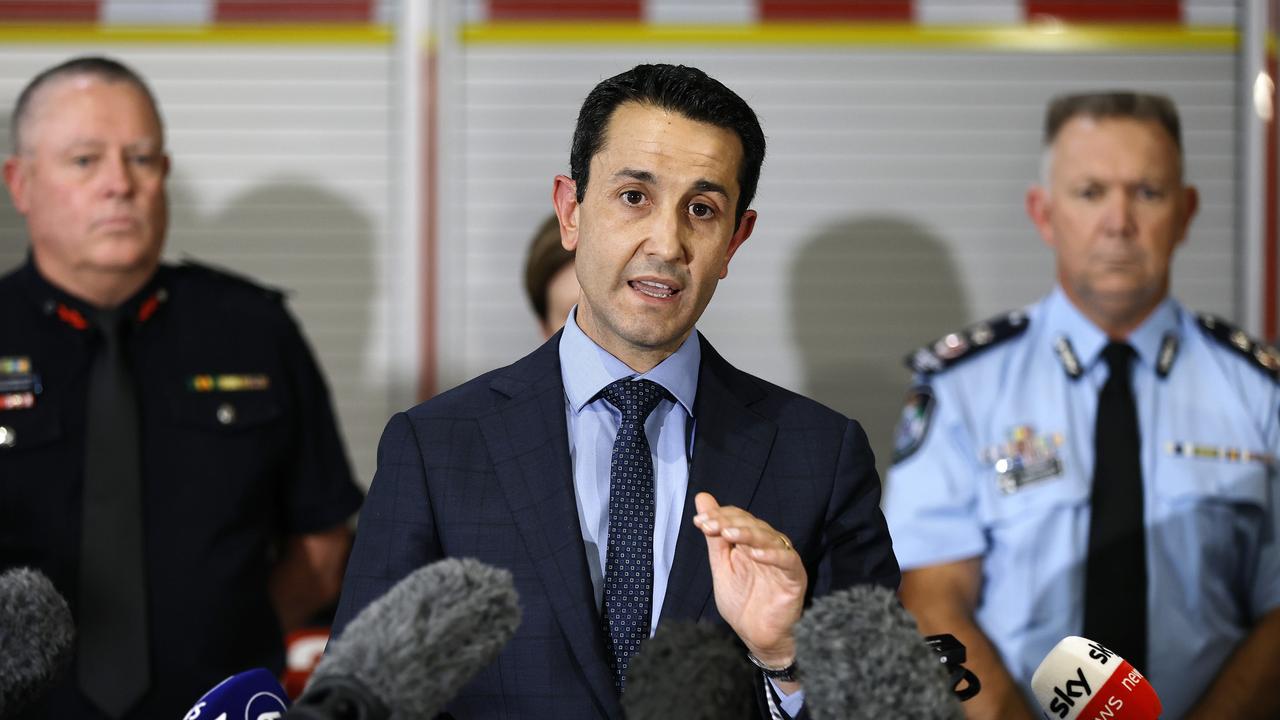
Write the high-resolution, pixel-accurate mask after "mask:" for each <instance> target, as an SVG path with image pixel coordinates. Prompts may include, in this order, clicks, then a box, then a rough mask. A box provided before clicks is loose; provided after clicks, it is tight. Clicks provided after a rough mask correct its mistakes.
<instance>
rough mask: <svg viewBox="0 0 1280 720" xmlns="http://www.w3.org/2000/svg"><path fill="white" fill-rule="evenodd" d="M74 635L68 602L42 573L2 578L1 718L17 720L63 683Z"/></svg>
mask: <svg viewBox="0 0 1280 720" xmlns="http://www.w3.org/2000/svg"><path fill="white" fill-rule="evenodd" d="M75 634H76V632H75V624H74V623H73V622H72V619H71V609H70V608H68V607H67V601H66V600H65V599H63V597H62V595H60V594H59V593H58V590H57V588H55V587H54V586H53V582H52V581H50V580H49V578H47V577H45V576H44V574H43V573H40V572H39V571H36V570H31V569H29V568H16V569H13V570H9V571H8V572H5V573H4V574H3V575H0V718H7V717H14V716H16V715H17V714H18V713H19V712H21V711H22V710H23V708H25V707H27V706H28V705H29V704H31V703H32V702H35V701H36V700H38V699H39V698H40V696H41V695H42V694H43V693H44V692H45V691H46V690H48V689H49V687H50V686H51V685H52V684H53V683H54V682H55V681H56V680H57V679H58V676H59V674H61V672H62V671H63V670H64V669H65V668H66V667H67V665H68V664H69V663H70V662H71V656H72V647H73V645H74V644H75Z"/></svg>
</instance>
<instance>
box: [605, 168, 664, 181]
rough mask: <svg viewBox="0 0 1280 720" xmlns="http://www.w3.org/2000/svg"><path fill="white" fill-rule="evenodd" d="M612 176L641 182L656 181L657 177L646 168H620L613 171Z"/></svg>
mask: <svg viewBox="0 0 1280 720" xmlns="http://www.w3.org/2000/svg"><path fill="white" fill-rule="evenodd" d="M613 176H614V177H615V178H622V177H628V178H631V179H632V180H639V181H640V182H643V183H656V182H657V181H658V177H657V176H656V175H654V174H653V173H651V172H649V171H648V170H635V169H633V168H622V169H621V170H619V171H618V172H616V173H614V174H613Z"/></svg>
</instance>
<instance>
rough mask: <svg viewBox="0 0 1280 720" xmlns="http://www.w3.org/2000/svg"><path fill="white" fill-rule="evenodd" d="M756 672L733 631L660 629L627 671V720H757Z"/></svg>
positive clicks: (708, 627)
mask: <svg viewBox="0 0 1280 720" xmlns="http://www.w3.org/2000/svg"><path fill="white" fill-rule="evenodd" d="M758 677H759V676H758V675H757V674H756V671H755V666H753V665H751V663H749V662H747V659H746V649H745V648H743V647H742V646H741V645H739V644H738V642H737V639H736V638H735V637H734V636H733V635H732V634H731V633H730V631H729V630H727V629H725V628H723V627H718V626H714V625H708V624H695V623H688V622H686V623H673V624H670V625H660V626H658V631H657V632H656V633H654V635H653V637H651V638H649V639H647V640H645V641H644V642H642V643H640V651H639V652H638V653H636V655H635V657H633V658H631V663H630V665H629V667H628V669H627V691H626V692H625V693H623V694H622V709H623V711H624V712H625V713H626V716H627V720H740V719H741V718H747V717H751V716H752V715H754V714H756V694H755V693H756V688H755V684H756V683H757V682H759V680H758Z"/></svg>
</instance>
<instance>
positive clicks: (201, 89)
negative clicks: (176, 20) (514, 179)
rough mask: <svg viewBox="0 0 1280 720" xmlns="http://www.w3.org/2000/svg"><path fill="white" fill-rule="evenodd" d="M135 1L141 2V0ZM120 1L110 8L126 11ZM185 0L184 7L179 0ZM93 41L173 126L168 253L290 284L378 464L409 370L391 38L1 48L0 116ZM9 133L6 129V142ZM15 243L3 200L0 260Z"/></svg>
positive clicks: (359, 466) (8, 259)
mask: <svg viewBox="0 0 1280 720" xmlns="http://www.w3.org/2000/svg"><path fill="white" fill-rule="evenodd" d="M139 4H141V3H139ZM127 5H128V4H127V3H118V4H116V5H113V7H115V8H116V9H118V10H120V11H123V10H124V9H125V8H126V7H127ZM188 5H189V4H188ZM91 52H102V53H105V54H108V55H111V56H114V57H117V58H120V59H121V60H123V61H125V62H127V63H129V64H130V65H132V66H133V67H134V68H136V69H137V70H138V71H139V72H141V73H142V74H143V75H144V76H145V77H146V78H147V79H148V81H149V82H150V84H151V86H152V89H153V91H154V92H155V94H156V95H157V97H158V100H159V102H160V105H161V108H162V111H163V114H164V117H165V120H166V123H167V128H168V143H169V149H170V153H171V155H172V157H173V174H172V176H171V179H170V183H169V193H170V201H171V205H172V215H171V222H170V233H169V240H168V247H167V256H168V257H169V258H171V259H178V258H182V257H193V258H195V259H198V260H201V261H204V262H208V263H212V264H216V265H221V266H224V267H227V268H230V269H233V270H234V271H236V272H240V273H244V274H247V275H250V276H252V277H254V278H257V279H258V280H259V281H261V282H263V283H265V284H268V285H273V286H276V287H280V288H283V289H285V290H287V291H288V292H289V304H290V307H291V308H292V310H293V312H294V314H295V315H296V316H297V317H298V318H299V320H300V322H301V323H302V326H303V329H304V332H305V333H306V335H307V337H308V338H309V340H310V341H311V343H312V345H313V347H314V348H315V349H316V352H317V355H318V358H319V361H320V364H321V366H322V367H323V369H324V371H325V374H326V376H327V378H328V380H329V384H330V388H331V390H332V392H333V396H334V399H335V401H336V404H337V411H338V415H339V421H340V423H341V427H342V430H343V433H344V436H345V439H346V444H347V450H348V451H349V453H350V455H351V458H352V461H353V463H354V464H355V468H356V472H357V477H358V479H359V480H360V481H361V482H362V483H366V484H367V483H368V482H369V480H370V479H371V478H372V475H373V468H374V454H375V451H376V448H377V440H378V437H379V435H380V433H381V430H382V427H383V425H384V424H385V422H386V420H387V417H388V416H389V415H390V414H391V413H392V412H394V411H395V410H399V409H401V408H404V407H407V406H409V405H411V404H412V402H413V397H412V396H410V395H408V393H406V392H405V391H404V389H405V388H411V387H412V382H413V380H414V378H412V377H408V378H397V377H395V376H394V375H393V374H392V373H390V372H388V367H389V361H388V347H389V338H388V327H389V323H390V319H391V316H392V314H393V313H406V312H410V313H412V312H415V309H413V308H393V307H390V306H389V303H388V302H387V300H386V298H387V287H388V283H387V282H385V281H384V276H385V274H386V273H387V272H388V268H389V267H390V266H391V264H393V263H394V259H393V258H390V257H389V255H388V251H387V248H388V243H389V237H388V232H389V231H388V218H389V216H390V209H389V202H390V201H389V199H388V198H389V193H388V188H389V178H390V173H391V169H392V165H393V162H394V161H393V159H392V156H391V153H392V152H393V147H394V138H392V136H391V133H390V130H389V127H390V125H389V112H390V107H389V106H390V102H391V97H392V95H391V92H392V89H391V85H390V76H391V69H390V48H389V47H384V46H380V45H372V46H347V45H343V46H316V45H308V46H299V47H288V46H282V47H278V48H273V47H266V46H248V45H243V46H242V45H231V46H188V47H183V46H179V45H148V46H122V45H111V46H106V47H97V48H95V47H55V46H47V45H46V46H30V47H24V46H6V47H3V48H0V112H3V114H4V115H5V118H6V119H5V120H4V121H3V124H4V125H5V126H6V127H7V123H8V120H7V116H8V113H9V111H10V108H12V105H13V102H14V100H15V98H16V96H17V93H18V92H19V90H20V89H21V87H22V85H23V84H25V83H26V81H27V80H28V79H29V78H30V77H31V76H32V75H34V74H35V73H36V72H38V71H39V70H41V69H43V68H45V67H48V66H50V65H53V64H55V63H57V62H60V61H62V60H63V59H65V58H67V57H69V56H70V55H72V54H80V53H91ZM7 146H8V140H7V137H6V139H5V141H4V150H5V151H6V153H7ZM25 253H26V239H25V232H24V230H23V229H22V227H21V222H20V218H18V217H17V216H16V215H15V213H14V212H13V209H12V207H11V205H10V204H9V202H8V199H7V197H6V199H5V201H4V202H3V204H2V206H0V267H4V268H9V267H11V266H13V265H15V264H17V263H18V262H20V261H21V260H22V258H23V257H24V256H25Z"/></svg>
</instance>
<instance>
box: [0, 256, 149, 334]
mask: <svg viewBox="0 0 1280 720" xmlns="http://www.w3.org/2000/svg"><path fill="white" fill-rule="evenodd" d="M19 277H20V278H21V284H22V287H23V289H24V290H25V291H26V293H27V296H28V297H29V298H30V299H31V300H32V301H33V302H34V303H36V305H37V307H39V309H40V312H41V314H43V315H46V316H48V317H49V318H51V319H53V320H55V321H58V322H61V323H63V324H66V325H68V326H70V327H72V328H74V329H76V330H87V329H88V328H89V324H90V320H91V319H92V317H93V315H94V314H95V312H96V309H95V308H94V306H93V305H92V304H90V303H88V302H86V301H84V300H82V299H80V298H78V297H76V296H75V295H72V294H71V293H69V292H67V291H66V290H63V289H62V288H60V287H58V286H57V285H54V284H53V283H51V282H49V280H48V279H46V278H45V277H44V276H43V275H41V274H40V271H39V270H38V269H37V268H36V263H35V260H34V258H32V256H31V254H30V253H28V254H27V262H26V264H24V265H23V266H22V269H21V270H20V271H19ZM167 280H168V271H167V268H165V267H164V266H163V265H162V266H160V267H159V268H157V269H156V272H155V273H153V274H152V275H151V279H150V280H148V281H147V282H146V284H144V285H143V286H142V288H141V289H139V290H138V291H137V292H135V293H134V294H133V295H132V296H130V297H129V299H127V300H125V301H124V302H123V303H121V304H120V309H121V312H122V314H123V315H125V316H126V317H131V318H133V321H134V322H135V323H136V324H139V325H140V324H142V323H144V322H146V321H147V320H149V319H151V316H152V315H153V314H154V313H155V311H156V310H157V309H159V307H160V306H161V305H162V304H163V303H164V302H166V301H167V300H168V298H169V292H168V290H167V284H168V283H167Z"/></svg>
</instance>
